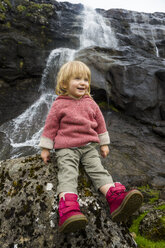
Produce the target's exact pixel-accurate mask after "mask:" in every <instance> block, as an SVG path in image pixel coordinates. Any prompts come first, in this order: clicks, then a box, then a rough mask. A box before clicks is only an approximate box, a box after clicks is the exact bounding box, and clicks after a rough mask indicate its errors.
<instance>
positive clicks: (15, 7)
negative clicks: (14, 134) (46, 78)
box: [0, 0, 83, 124]
mask: <svg viewBox="0 0 165 248" xmlns="http://www.w3.org/2000/svg"><path fill="white" fill-rule="evenodd" d="M1 6H2V7H1V8H0V57H1V62H0V75H1V76H0V80H1V82H4V83H3V84H2V83H1V84H0V85H1V86H4V87H3V88H2V87H1V91H0V98H1V104H0V124H2V123H4V122H6V121H8V120H10V119H12V118H14V117H16V116H17V115H19V114H21V113H22V112H23V111H24V110H25V109H27V108H28V106H29V105H30V104H32V103H33V102H34V101H35V100H36V99H37V97H38V88H39V84H40V83H41V77H42V73H43V70H44V68H45V65H46V60H47V57H48V55H49V53H50V51H51V50H52V49H54V48H57V47H70V48H73V47H74V48H77V47H79V34H80V32H81V29H82V24H81V23H82V19H81V15H80V16H79V18H78V15H79V14H80V12H81V11H82V9H83V6H82V5H81V4H78V5H73V4H69V3H68V4H67V3H59V2H57V1H49V2H48V1H26V0H23V1H22V0H14V1H11V2H10V1H4V0H3V1H1ZM27 82H28V85H27ZM6 85H7V86H8V87H7V88H6ZM32 87H33V92H31V90H30V89H31V88H32ZM31 94H32V95H31ZM29 95H30V97H29ZM27 96H28V100H27ZM24 99H25V100H24ZM16 105H17V107H15V106H16ZM18 106H19V107H18ZM9 109H10V111H9ZM9 112H10V114H9Z"/></svg>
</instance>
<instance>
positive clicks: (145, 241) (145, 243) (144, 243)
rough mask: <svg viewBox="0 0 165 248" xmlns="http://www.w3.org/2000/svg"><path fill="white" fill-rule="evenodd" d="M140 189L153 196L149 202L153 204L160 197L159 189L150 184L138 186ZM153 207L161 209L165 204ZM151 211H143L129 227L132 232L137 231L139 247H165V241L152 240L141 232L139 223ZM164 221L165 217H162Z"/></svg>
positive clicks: (136, 236) (136, 239)
mask: <svg viewBox="0 0 165 248" xmlns="http://www.w3.org/2000/svg"><path fill="white" fill-rule="evenodd" d="M138 188H139V190H141V191H142V192H146V193H147V194H148V195H149V196H150V197H151V198H150V199H149V203H150V204H153V203H155V202H156V201H157V200H158V199H159V191H158V190H154V189H151V188H150V187H149V185H146V186H142V187H138ZM153 209H160V210H165V204H162V205H161V206H156V207H153ZM147 213H149V211H146V212H144V213H142V214H141V215H140V216H139V217H138V218H137V219H135V220H134V221H133V224H132V226H131V227H130V228H129V231H130V233H135V234H136V235H135V241H136V243H137V244H138V247H139V248H165V241H164V240H160V241H152V240H149V239H147V238H145V237H143V236H141V234H140V233H139V225H140V222H141V221H142V220H143V218H144V217H145V216H146V214H147ZM162 221H163V223H164V218H163V219H162Z"/></svg>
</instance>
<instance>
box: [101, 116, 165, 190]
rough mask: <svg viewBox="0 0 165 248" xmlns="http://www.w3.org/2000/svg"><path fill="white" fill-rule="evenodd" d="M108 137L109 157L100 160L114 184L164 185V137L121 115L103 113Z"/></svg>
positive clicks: (160, 187)
mask: <svg viewBox="0 0 165 248" xmlns="http://www.w3.org/2000/svg"><path fill="white" fill-rule="evenodd" d="M103 113H104V116H105V120H106V124H107V127H108V131H109V134H110V137H111V144H110V155H109V156H108V157H107V158H106V159H102V162H103V164H104V165H105V167H106V168H107V169H108V170H109V171H110V173H111V174H112V176H113V178H114V180H115V181H119V182H121V183H123V184H125V185H127V186H134V185H136V186H138V185H139V186H140V185H147V184H148V185H151V186H153V187H156V188H158V189H162V188H163V187H164V186H165V168H164V164H165V155H164V151H165V146H164V138H163V137H160V136H159V135H157V134H154V133H153V132H152V126H150V125H146V124H142V123H140V122H138V121H137V120H135V119H134V118H131V117H128V116H127V117H126V116H125V115H124V114H122V113H121V112H115V111H104V112H103Z"/></svg>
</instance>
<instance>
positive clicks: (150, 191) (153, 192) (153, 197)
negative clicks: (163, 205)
mask: <svg viewBox="0 0 165 248" xmlns="http://www.w3.org/2000/svg"><path fill="white" fill-rule="evenodd" d="M138 189H139V190H140V191H142V192H143V191H144V192H146V193H147V194H148V195H149V197H150V199H149V203H150V204H153V203H154V202H156V201H157V200H158V199H159V191H158V190H155V189H151V188H150V187H149V185H146V186H142V187H138Z"/></svg>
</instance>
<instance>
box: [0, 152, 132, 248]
mask: <svg viewBox="0 0 165 248" xmlns="http://www.w3.org/2000/svg"><path fill="white" fill-rule="evenodd" d="M57 170H58V169H57V166H56V160H55V158H54V154H52V157H51V161H50V162H49V163H48V165H45V164H44V163H43V161H42V159H41V157H40V156H39V155H34V156H29V157H24V158H17V159H11V160H6V161H3V162H1V164H0V177H1V184H0V247H1V248H7V247H12V248H14V247H17V248H22V247H26V248H32V247H33V248H38V247H40V248H55V247H56V248H61V247H63V248H68V247H72V248H84V247H86V248H91V247H97V248H103V247H122V248H136V244H135V242H134V240H133V238H132V236H131V235H130V233H129V231H128V229H127V228H126V227H125V225H122V224H121V225H118V224H116V223H114V222H112V220H111V217H110V214H109V208H108V204H107V202H106V200H105V198H104V197H103V196H102V195H101V194H99V193H98V192H95V190H94V188H93V186H92V184H91V182H90V181H89V178H88V177H87V176H86V174H85V172H84V171H83V168H80V177H79V180H78V181H79V185H78V192H79V204H80V207H81V211H82V212H83V213H84V214H85V216H86V217H87V219H88V225H87V226H86V229H85V230H81V231H78V232H76V233H71V234H69V235H68V234H61V233H59V231H58V197H57V195H56V186H57Z"/></svg>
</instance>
